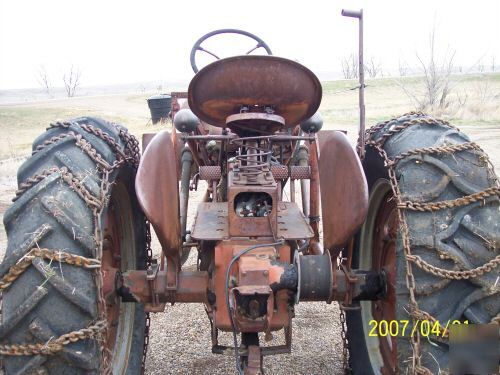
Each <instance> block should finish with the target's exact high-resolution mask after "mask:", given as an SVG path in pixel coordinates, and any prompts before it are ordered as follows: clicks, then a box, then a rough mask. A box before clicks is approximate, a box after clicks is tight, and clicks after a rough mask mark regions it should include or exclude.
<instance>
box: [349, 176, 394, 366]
mask: <svg viewBox="0 0 500 375" xmlns="http://www.w3.org/2000/svg"><path fill="white" fill-rule="evenodd" d="M397 232H398V216H397V206H396V202H395V200H394V199H393V194H392V189H391V185H390V183H389V181H388V180H386V179H379V180H377V181H376V182H375V184H374V185H373V188H372V192H371V195H370V202H369V208H368V215H367V218H366V221H365V224H364V225H363V228H362V230H361V234H360V247H359V250H360V254H359V259H360V262H359V267H360V269H371V270H376V271H382V270H383V271H384V272H385V274H386V277H387V294H386V297H385V298H384V299H383V300H380V301H374V302H371V301H362V302H361V319H362V323H363V332H364V335H365V342H366V346H367V351H368V356H369V358H370V364H371V366H372V370H373V372H374V373H382V374H395V373H396V372H397V368H396V367H397V337H396V335H395V336H394V337H391V335H390V334H388V335H387V336H384V337H382V336H378V337H372V336H369V332H370V331H371V330H372V329H373V324H370V321H371V320H375V321H377V322H381V321H386V322H387V323H388V326H389V325H390V322H391V321H395V319H396V290H395V285H396V239H397ZM388 328H389V327H388ZM376 332H377V331H376Z"/></svg>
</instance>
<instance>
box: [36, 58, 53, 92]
mask: <svg viewBox="0 0 500 375" xmlns="http://www.w3.org/2000/svg"><path fill="white" fill-rule="evenodd" d="M37 78H38V83H39V84H40V86H42V88H43V89H44V90H45V92H46V93H47V95H48V96H50V90H51V83H50V77H49V73H48V72H47V69H46V68H45V66H44V65H40V67H39V68H38V72H37Z"/></svg>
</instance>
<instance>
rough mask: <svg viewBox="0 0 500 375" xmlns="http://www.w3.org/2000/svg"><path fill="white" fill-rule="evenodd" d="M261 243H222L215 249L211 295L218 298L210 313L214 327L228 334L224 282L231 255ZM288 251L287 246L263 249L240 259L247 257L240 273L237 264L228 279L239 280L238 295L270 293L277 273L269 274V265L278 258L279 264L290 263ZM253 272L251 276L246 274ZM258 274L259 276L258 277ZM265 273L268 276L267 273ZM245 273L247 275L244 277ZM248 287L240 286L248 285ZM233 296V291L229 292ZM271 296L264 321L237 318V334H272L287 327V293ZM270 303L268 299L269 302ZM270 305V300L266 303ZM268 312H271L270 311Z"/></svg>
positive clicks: (248, 241)
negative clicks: (239, 292)
mask: <svg viewBox="0 0 500 375" xmlns="http://www.w3.org/2000/svg"><path fill="white" fill-rule="evenodd" d="M259 243H262V241H259V240H230V241H222V242H219V244H218V245H217V246H216V247H215V272H214V280H213V285H214V292H215V295H216V296H217V298H216V300H215V309H214V311H213V318H214V323H215V326H216V327H217V328H218V329H221V330H224V331H231V330H232V325H231V320H230V317H229V315H228V309H227V305H226V299H225V298H224V296H225V293H226V290H225V289H226V288H225V281H226V275H225V273H226V270H227V267H228V265H229V263H230V261H231V259H232V258H233V256H234V255H236V254H238V253H239V252H240V251H242V250H243V249H245V248H248V247H250V246H254V245H257V244H259ZM290 253H291V252H290V247H289V246H288V245H280V246H277V248H276V249H275V248H274V247H262V248H259V249H255V250H254V251H252V252H250V253H248V254H245V255H244V256H242V258H245V257H248V258H246V259H244V260H243V269H241V270H240V266H239V262H237V263H236V264H235V265H234V266H233V268H232V270H231V275H232V276H233V277H235V278H238V279H240V278H241V279H242V281H241V282H238V289H239V291H241V292H243V293H245V294H247V295H248V293H250V295H252V290H255V291H257V293H270V288H269V284H270V280H272V282H275V281H276V279H277V278H278V277H279V272H277V271H276V270H272V269H271V268H272V262H273V260H276V259H278V258H279V260H280V262H283V263H290ZM251 270H253V271H254V272H252V273H251V274H250V273H248V272H249V271H251ZM259 271H260V273H259ZM266 271H267V272H266ZM244 272H247V274H246V275H243V273H244ZM247 283H248V285H242V284H247ZM230 293H231V295H233V292H232V289H231V291H230ZM271 296H272V301H271V302H272V305H273V306H268V307H267V311H268V314H270V315H267V318H266V319H265V320H262V319H261V318H259V319H255V320H252V319H249V318H246V319H245V318H244V317H243V316H241V315H238V316H237V317H236V318H237V322H236V323H237V325H238V329H239V330H240V332H259V331H260V332H262V331H268V330H270V331H275V330H278V329H281V328H284V327H288V326H289V324H290V319H291V316H290V313H289V310H288V300H289V298H290V295H289V292H288V291H287V290H279V291H277V292H276V293H270V297H271ZM270 299H271V298H270ZM268 302H269V300H268ZM269 308H270V309H271V311H270V310H269Z"/></svg>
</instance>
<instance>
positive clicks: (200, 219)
mask: <svg viewBox="0 0 500 375" xmlns="http://www.w3.org/2000/svg"><path fill="white" fill-rule="evenodd" d="M227 207H228V204H227V202H215V203H212V202H202V203H200V204H199V205H198V211H197V214H196V218H195V221H194V224H193V229H192V231H191V237H192V238H194V239H197V240H214V241H217V240H222V239H224V238H227V237H228V220H227Z"/></svg>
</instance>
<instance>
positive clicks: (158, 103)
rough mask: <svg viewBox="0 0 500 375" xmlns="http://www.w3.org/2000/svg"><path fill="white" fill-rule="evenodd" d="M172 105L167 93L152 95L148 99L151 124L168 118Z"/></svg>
mask: <svg viewBox="0 0 500 375" xmlns="http://www.w3.org/2000/svg"><path fill="white" fill-rule="evenodd" d="M171 105H172V97H171V96H170V95H168V94H160V95H153V96H152V97H150V98H149V99H148V107H149V111H150V112H151V120H152V121H153V124H156V123H157V122H160V121H161V120H162V119H166V118H168V114H169V113H170V109H171Z"/></svg>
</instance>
